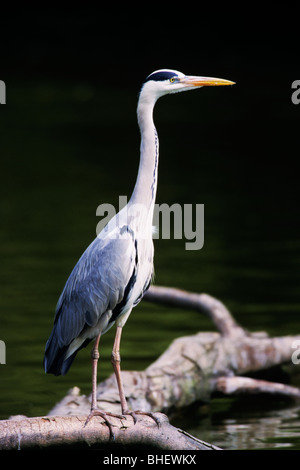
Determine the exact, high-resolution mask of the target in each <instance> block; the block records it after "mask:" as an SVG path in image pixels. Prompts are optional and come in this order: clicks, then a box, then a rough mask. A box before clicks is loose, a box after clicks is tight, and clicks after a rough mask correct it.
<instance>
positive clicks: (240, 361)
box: [49, 286, 300, 415]
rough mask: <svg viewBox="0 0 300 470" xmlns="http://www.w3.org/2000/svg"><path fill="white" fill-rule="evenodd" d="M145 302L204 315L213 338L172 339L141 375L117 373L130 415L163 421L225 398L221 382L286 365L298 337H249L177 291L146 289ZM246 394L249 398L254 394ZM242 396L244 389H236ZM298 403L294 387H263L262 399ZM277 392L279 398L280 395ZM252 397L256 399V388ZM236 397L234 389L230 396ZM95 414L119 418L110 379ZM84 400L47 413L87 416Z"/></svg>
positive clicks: (215, 306)
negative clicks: (158, 415)
mask: <svg viewBox="0 0 300 470" xmlns="http://www.w3.org/2000/svg"><path fill="white" fill-rule="evenodd" d="M145 300H147V301H151V302H158V303H161V304H165V305H170V306H172V307H180V308H189V309H194V310H197V311H199V312H204V313H205V314H206V315H208V316H209V318H210V319H211V320H212V322H213V323H214V325H215V326H216V328H217V329H218V330H219V332H204V333H202V332H200V333H197V334H196V335H192V336H186V337H181V338H177V339H175V340H174V341H173V342H172V344H171V345H170V346H169V348H168V349H167V350H166V351H165V352H164V353H163V354H162V355H161V356H160V357H159V358H158V359H157V360H156V361H155V362H154V363H153V364H151V365H150V366H149V367H147V369H145V370H144V371H123V372H122V377H123V383H124V387H125V390H126V394H127V400H128V403H129V406H130V408H131V409H133V410H134V409H142V410H144V411H151V412H163V413H166V414H168V415H170V413H172V411H176V410H178V409H180V408H182V407H186V406H188V405H191V404H192V403H194V402H197V401H203V402H207V401H209V400H210V399H211V397H212V396H213V395H214V393H216V392H218V393H219V392H223V393H226V394H227V395H229V394H230V387H227V388H226V387H225V385H224V386H223V389H222V387H221V384H222V378H224V380H223V384H225V379H228V378H230V377H236V376H241V375H246V374H247V373H252V372H257V371H261V370H264V369H269V368H271V367H273V366H276V365H281V364H284V363H291V356H292V353H293V351H294V349H293V345H294V344H295V343H298V344H300V335H297V336H283V337H273V338H272V337H269V336H268V335H267V334H266V333H264V332H259V333H249V332H247V331H246V330H244V329H243V328H242V327H241V326H239V325H238V324H237V323H236V322H235V320H234V318H233V317H232V315H231V314H230V312H229V311H228V309H227V308H226V307H225V306H224V305H223V304H222V303H221V302H220V301H219V300H217V299H214V298H213V297H211V296H209V295H207V294H194V293H190V292H186V291H181V290H179V289H173V288H165V287H158V286H152V287H151V288H150V289H149V291H148V292H147V294H146V296H145ZM248 384H249V390H250V388H251V391H252V393H254V390H255V389H254V388H253V387H252V386H251V387H250V382H248ZM239 390H240V393H245V391H246V385H245V386H243V387H240V388H239ZM272 390H273V392H274V394H281V395H284V396H289V397H290V398H292V399H298V398H299V389H298V388H297V387H291V386H289V387H287V386H284V385H283V384H280V387H278V384H273V382H269V383H268V387H266V386H265V390H264V393H271V392H272ZM280 390H281V392H280ZM256 391H257V393H262V392H261V389H260V388H259V387H256ZM237 393H238V387H237V388H236V389H235V391H234V392H233V391H232V394H237ZM98 406H99V408H101V409H103V410H105V411H110V412H112V413H119V412H120V401H119V395H118V391H117V386H116V380H115V377H114V375H111V376H110V377H109V378H108V379H106V380H105V381H103V382H102V383H100V384H99V385H98ZM89 409H90V399H89V398H88V397H86V396H84V395H80V393H79V389H77V388H76V389H73V390H71V391H70V392H69V394H68V395H67V396H66V397H65V398H64V399H63V400H62V401H61V402H59V403H58V404H57V405H56V406H55V407H54V408H53V409H52V410H51V411H50V413H49V414H50V415H78V414H85V415H86V414H88V412H89Z"/></svg>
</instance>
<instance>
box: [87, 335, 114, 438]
mask: <svg viewBox="0 0 300 470" xmlns="http://www.w3.org/2000/svg"><path fill="white" fill-rule="evenodd" d="M100 338H101V333H99V335H98V336H97V338H96V341H95V344H94V347H93V349H92V354H91V357H92V403H91V411H90V414H89V415H88V417H87V420H86V422H85V425H84V426H86V425H87V424H88V422H89V421H90V420H91V419H92V417H93V416H101V417H102V418H103V419H104V422H105V424H106V425H107V426H108V428H109V433H110V438H111V439H113V440H114V439H115V435H114V433H113V430H112V424H111V423H110V421H109V420H108V419H107V416H113V417H115V418H119V419H122V418H123V416H121V415H117V414H114V413H110V412H109V411H103V410H100V409H98V408H97V369H98V361H99V357H100V354H99V342H100Z"/></svg>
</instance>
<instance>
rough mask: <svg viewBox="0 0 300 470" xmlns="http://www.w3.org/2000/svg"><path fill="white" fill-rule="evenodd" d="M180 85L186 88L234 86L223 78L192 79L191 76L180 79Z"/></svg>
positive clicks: (233, 83)
mask: <svg viewBox="0 0 300 470" xmlns="http://www.w3.org/2000/svg"><path fill="white" fill-rule="evenodd" d="M180 83H182V84H183V85H186V86H188V87H190V86H195V87H196V86H223V85H235V82H232V81H230V80H224V78H213V77H193V76H186V77H183V78H181V79H180Z"/></svg>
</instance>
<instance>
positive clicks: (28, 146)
mask: <svg viewBox="0 0 300 470" xmlns="http://www.w3.org/2000/svg"><path fill="white" fill-rule="evenodd" d="M224 78H229V79H230V78H232V79H235V77H227V76H226V77H224ZM294 78H297V77H294ZM8 90H9V105H6V106H5V107H4V106H2V107H1V109H0V111H1V114H0V142H1V143H0V148H1V174H0V178H1V187H0V188H1V189H0V191H1V199H0V220H1V225H0V253H1V265H0V285H1V295H0V319H1V323H0V339H1V340H3V341H5V344H6V354H7V357H6V365H0V417H1V418H6V417H8V416H10V415H12V414H25V415H27V416H35V415H43V414H46V413H47V412H48V411H49V410H50V409H51V408H52V407H53V406H54V404H55V403H56V402H57V401H58V400H60V399H61V398H62V397H63V396H64V394H65V393H66V392H67V391H68V389H69V388H70V387H72V386H74V385H77V386H79V387H80V388H81V390H82V392H83V393H89V392H90V350H89V349H86V350H83V351H81V352H80V354H79V355H78V357H77V359H76V361H75V363H74V365H73V367H72V368H71V370H70V371H69V373H68V374H67V376H65V377H53V376H48V375H47V376H46V375H45V374H44V371H43V367H42V359H43V352H44V345H45V342H46V340H47V338H48V335H49V333H50V331H51V328H52V322H53V315H54V309H55V305H56V302H57V299H58V296H59V294H60V292H61V289H62V288H63V286H64V283H65V281H66V279H67V277H68V275H69V273H70V272H71V269H72V268H73V266H74V264H75V262H76V261H77V259H78V258H79V256H80V255H81V253H82V252H83V250H84V249H85V248H86V247H87V245H88V244H89V243H90V242H91V241H92V240H93V238H94V236H95V229H96V225H97V223H98V222H99V219H97V217H96V208H97V206H98V205H99V204H101V203H104V202H105V203H112V204H114V205H116V206H117V205H118V196H119V195H130V193H131V190H132V188H133V185H134V181H135V178H136V173H137V165H138V156H139V133H138V128H137V125H136V116H135V107H136V97H137V89H132V88H130V87H127V88H126V87H125V88H123V89H122V88H121V87H120V88H118V87H114V88H113V87H111V88H110V87H109V86H105V87H104V86H102V85H101V83H100V84H99V83H98V84H95V83H93V82H89V81H86V82H84V81H80V80H78V81H76V80H69V81H67V80H66V81H65V82H63V81H58V82H55V81H51V82H48V81H45V80H40V81H38V80H37V81H36V83H33V82H30V83H29V82H27V83H23V84H22V86H20V84H19V83H9V87H8ZM289 95H290V91H289V84H287V90H286V89H283V88H282V86H281V85H279V84H278V83H277V84H276V83H275V84H273V85H272V86H271V85H270V86H269V87H268V89H262V88H259V87H257V88H256V87H255V86H254V87H253V86H252V87H251V89H250V87H249V86H248V84H247V82H244V83H242V84H241V85H240V87H238V86H236V87H232V88H230V87H228V88H227V87H226V89H225V88H221V89H220V88H218V89H212V88H209V89H205V90H201V91H199V92H198V91H197V92H194V93H186V94H182V95H178V96H171V97H166V98H164V99H162V100H161V101H160V102H159V103H158V104H157V107H156V110H155V122H156V126H157V129H158V134H159V137H160V171H159V186H158V197H157V202H158V203H162V202H167V203H169V204H172V203H174V202H178V203H181V204H184V203H193V204H197V203H202V204H204V205H205V244H204V247H203V249H202V250H199V251H186V250H185V249H184V243H185V240H156V243H155V248H156V257H155V269H156V279H155V282H156V283H157V284H159V285H170V286H175V287H180V288H183V289H187V290H190V291H195V292H207V293H209V294H211V295H213V296H215V297H217V298H220V299H221V300H222V301H223V302H224V303H225V304H226V305H227V306H228V307H229V308H230V309H231V311H232V312H233V314H234V316H235V317H236V319H237V320H238V321H239V322H240V323H241V324H242V325H243V326H245V327H246V328H248V329H249V330H252V331H257V330H265V331H267V332H268V333H269V334H271V335H284V334H297V333H299V330H300V320H299V311H300V295H299V280H300V279H299V272H300V238H299V231H298V220H297V219H298V195H299V190H298V185H299V182H298V173H297V171H296V164H297V158H298V155H297V152H296V150H295V149H296V148H297V146H296V139H297V133H298V127H299V126H298V122H299V117H298V116H299V110H298V109H297V107H296V106H293V105H292V104H291V101H290V96H289ZM275 103H276V106H275ZM258 110H259V111H258ZM212 328H213V327H212V325H211V324H210V323H209V321H208V320H207V319H205V318H202V317H201V316H200V315H199V314H197V313H193V312H185V311H181V310H176V311H172V310H169V309H167V308H163V307H159V306H154V305H153V306H152V305H149V304H143V303H141V304H140V305H139V306H138V307H137V308H136V309H135V310H134V311H133V313H132V315H131V317H130V319H129V320H128V323H127V326H126V328H125V329H124V334H123V340H122V349H121V353H122V366H123V369H137V370H140V369H143V368H145V367H146V366H147V365H149V364H150V363H151V362H153V361H154V360H155V359H156V358H157V356H158V355H159V354H161V353H162V352H163V351H164V349H165V348H166V347H167V346H168V345H169V344H170V342H171V341H172V340H173V339H174V338H176V337H178V336H183V335H188V334H194V333H196V332H197V331H200V330H211V329H212ZM112 341H113V333H112V332H109V333H108V334H107V335H105V336H104V337H103V341H102V345H101V358H102V361H101V365H100V368H99V375H100V378H101V379H104V378H105V377H107V376H108V375H109V374H110V373H111V365H110V351H111V347H112ZM176 424H177V425H179V426H181V427H183V428H184V429H186V430H187V431H189V432H191V433H193V434H195V435H198V436H199V437H200V438H201V439H204V440H207V441H210V442H213V443H214V444H216V445H220V446H223V447H226V448H300V414H299V408H297V407H295V405H291V404H286V403H282V402H279V401H276V400H272V401H270V400H267V401H264V400H256V399H255V400H253V399H251V400H239V399H225V398H224V399H221V398H220V399H216V400H213V402H212V403H211V404H209V405H205V406H200V405H199V407H196V409H194V408H193V410H191V412H190V413H184V416H181V415H179V416H178V417H177V418H176Z"/></svg>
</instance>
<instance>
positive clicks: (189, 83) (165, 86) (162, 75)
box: [140, 69, 234, 103]
mask: <svg viewBox="0 0 300 470" xmlns="http://www.w3.org/2000/svg"><path fill="white" fill-rule="evenodd" d="M217 85H234V82H231V81H229V80H224V79H222V78H212V77H196V76H189V75H184V74H183V73H181V72H178V70H171V69H160V70H156V71H155V72H153V73H151V74H150V75H148V77H147V78H146V80H145V81H144V83H143V86H142V89H141V92H140V99H143V100H146V101H152V102H154V103H155V101H156V100H157V99H158V98H160V97H161V96H163V95H167V94H171V93H179V92H181V91H188V90H195V89H196V88H200V87H202V86H217Z"/></svg>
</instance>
